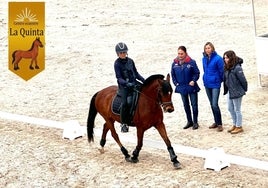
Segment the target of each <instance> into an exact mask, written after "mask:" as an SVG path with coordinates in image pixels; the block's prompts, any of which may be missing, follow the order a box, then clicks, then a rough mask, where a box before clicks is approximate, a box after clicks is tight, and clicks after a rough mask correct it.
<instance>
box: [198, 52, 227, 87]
mask: <svg viewBox="0 0 268 188" xmlns="http://www.w3.org/2000/svg"><path fill="white" fill-rule="evenodd" d="M202 63H203V70H204V75H203V82H204V86H205V87H206V88H211V89H214V88H215V89H220V88H221V83H222V82H223V77H224V62H223V59H222V58H221V56H219V55H218V54H217V52H215V51H214V52H212V54H211V56H210V58H209V57H208V56H207V55H206V54H203V58H202Z"/></svg>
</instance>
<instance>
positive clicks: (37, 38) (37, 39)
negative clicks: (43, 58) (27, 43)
mask: <svg viewBox="0 0 268 188" xmlns="http://www.w3.org/2000/svg"><path fill="white" fill-rule="evenodd" d="M34 44H35V45H37V46H39V47H41V48H42V47H43V44H42V42H41V40H40V37H36V39H35V41H34Z"/></svg>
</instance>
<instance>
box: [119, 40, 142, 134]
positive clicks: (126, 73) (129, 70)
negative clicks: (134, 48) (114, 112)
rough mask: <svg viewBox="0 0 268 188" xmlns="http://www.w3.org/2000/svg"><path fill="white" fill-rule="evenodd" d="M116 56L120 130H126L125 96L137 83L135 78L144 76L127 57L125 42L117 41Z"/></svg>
mask: <svg viewBox="0 0 268 188" xmlns="http://www.w3.org/2000/svg"><path fill="white" fill-rule="evenodd" d="M115 51H116V54H117V56H118V58H117V59H116V60H115V62H114V70H115V75H116V79H117V83H118V89H119V94H120V95H121V98H122V106H121V109H120V118H121V124H122V125H121V132H128V124H129V123H131V122H129V118H128V117H129V115H130V114H129V106H128V103H127V97H128V96H129V95H131V94H132V92H133V88H134V87H135V85H136V84H137V80H139V81H140V82H144V78H143V77H142V76H141V75H140V74H139V73H138V71H137V69H136V67H135V64H134V61H133V60H132V59H131V58H129V57H128V54H127V52H128V47H127V45H126V44H125V43H122V42H120V43H118V44H117V45H116V46H115Z"/></svg>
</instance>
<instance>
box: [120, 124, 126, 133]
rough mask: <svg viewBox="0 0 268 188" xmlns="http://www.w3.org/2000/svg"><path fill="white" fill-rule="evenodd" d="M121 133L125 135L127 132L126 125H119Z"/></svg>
mask: <svg viewBox="0 0 268 188" xmlns="http://www.w3.org/2000/svg"><path fill="white" fill-rule="evenodd" d="M121 132H122V133H127V132H128V125H127V124H122V125H121Z"/></svg>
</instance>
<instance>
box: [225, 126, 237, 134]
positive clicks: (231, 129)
mask: <svg viewBox="0 0 268 188" xmlns="http://www.w3.org/2000/svg"><path fill="white" fill-rule="evenodd" d="M233 130H235V126H234V125H233V126H232V127H231V128H230V129H228V130H227V132H228V133H230V132H232V131H233Z"/></svg>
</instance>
